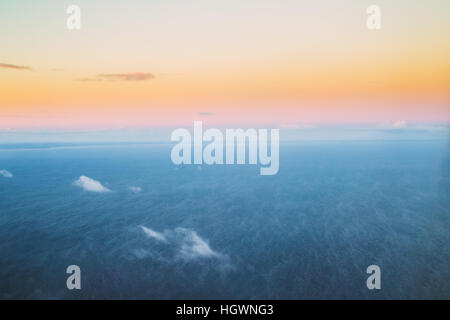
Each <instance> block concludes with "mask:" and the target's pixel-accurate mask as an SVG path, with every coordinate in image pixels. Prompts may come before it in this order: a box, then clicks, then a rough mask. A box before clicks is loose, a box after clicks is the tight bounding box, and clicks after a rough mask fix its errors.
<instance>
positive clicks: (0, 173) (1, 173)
mask: <svg viewBox="0 0 450 320" xmlns="http://www.w3.org/2000/svg"><path fill="white" fill-rule="evenodd" d="M0 175H2V176H4V177H5V178H12V177H13V174H12V173H11V172H9V171H8V170H5V169H2V170H0Z"/></svg>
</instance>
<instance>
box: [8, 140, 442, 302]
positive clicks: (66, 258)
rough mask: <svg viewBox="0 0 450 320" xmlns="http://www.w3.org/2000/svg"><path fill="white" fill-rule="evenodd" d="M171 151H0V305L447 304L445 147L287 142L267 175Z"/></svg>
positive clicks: (145, 147) (134, 147) (136, 147)
mask: <svg viewBox="0 0 450 320" xmlns="http://www.w3.org/2000/svg"><path fill="white" fill-rule="evenodd" d="M171 147H172V146H171V145H169V144H122V145H75V144H70V145H64V144H59V145H52V144H35V145H26V144H25V145H17V146H0V170H7V171H8V172H10V173H11V174H12V175H13V176H12V177H6V176H2V175H0V299H17V298H20V299H80V298H81V299H105V298H113V299H354V298H356V299H393V298H395V299H419V298H420V299H431V298H434V299H450V151H449V146H448V142H447V141H378V142H377V141H343V142H339V141H335V142H301V143H283V144H282V145H281V147H280V170H279V172H278V174H277V175H274V176H261V175H260V174H259V167H258V166H256V165H228V166H227V165H212V166H207V165H202V166H198V165H186V166H176V165H174V164H173V163H172V162H171V160H170V150H171ZM81 176H84V177H86V178H88V180H83V181H84V182H85V184H84V185H83V184H82V183H80V180H79V179H80V177H81ZM94 180H95V181H94ZM76 181H78V183H75V182H76ZM96 182H97V183H99V184H101V185H100V187H101V188H100V190H102V191H103V192H95V191H92V190H91V191H89V186H90V187H91V189H92V188H94V189H95V188H97V189H98V187H99V185H97V184H95V183H96ZM92 183H93V184H92ZM69 265H78V266H79V267H80V269H81V290H68V289H67V287H66V279H67V277H68V276H69V274H67V273H66V268H67V267H68V266H69ZM370 265H378V266H379V267H380V268H381V290H369V289H368V288H367V286H366V279H367V277H368V276H369V275H368V274H367V273H366V269H367V267H368V266H370Z"/></svg>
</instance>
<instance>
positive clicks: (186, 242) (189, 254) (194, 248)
mask: <svg viewBox="0 0 450 320" xmlns="http://www.w3.org/2000/svg"><path fill="white" fill-rule="evenodd" d="M175 232H176V233H178V234H180V235H181V236H182V238H183V239H182V240H183V241H182V244H181V247H180V249H179V252H180V253H181V255H182V256H183V257H185V258H187V259H194V258H198V257H218V256H219V254H218V253H217V252H215V251H214V250H212V249H211V247H210V246H209V244H208V243H207V242H206V241H205V240H203V239H202V238H200V237H199V236H198V234H197V233H196V232H195V231H193V230H189V229H185V228H176V229H175Z"/></svg>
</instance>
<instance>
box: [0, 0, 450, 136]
mask: <svg viewBox="0 0 450 320" xmlns="http://www.w3.org/2000/svg"><path fill="white" fill-rule="evenodd" d="M71 4H76V5H78V6H79V7H80V8H81V29H80V30H69V29H67V27H66V20H67V18H68V17H69V15H68V14H67V13H66V9H67V7H68V6H69V5H71ZM371 4H377V5H378V6H379V7H380V8H381V29H380V30H369V29H368V28H367V27H366V20H367V17H368V15H367V13H366V8H367V7H368V6H369V5H371ZM449 14H450V1H448V0H429V1H421V0H409V1H403V0H398V1H381V0H380V1H376V2H373V3H372V1H370V2H369V1H362V0H358V1H357V0H347V1H323V0H317V1H300V0H283V1H280V0H277V1H275V0H257V1H256V0H246V1H237V0H226V1H225V0H216V1H210V0H209V1H208V0H190V1H186V0H164V1H163V0H154V1H143V0H142V1H139V0H128V1H105V0H89V1H88V0H71V1H61V0H58V1H56V0H41V1H33V0H16V1H1V2H0V131H1V132H3V133H5V132H11V131H13V132H15V131H29V132H33V131H36V130H49V132H50V131H51V132H55V133H57V132H59V131H68V130H69V131H73V130H98V131H101V130H119V129H124V128H126V129H127V130H133V129H135V128H154V129H155V128H156V129H158V130H159V129H161V128H169V127H180V126H192V123H193V121H194V120H202V121H204V122H207V124H208V125H209V126H219V127H236V126H244V127H245V126H253V127H255V126H257V127H280V128H286V129H299V128H300V129H306V128H313V127H314V128H317V127H321V126H361V125H367V126H371V127H373V128H382V129H383V128H385V129H389V130H391V129H394V130H396V129H405V128H415V129H417V128H422V129H423V128H431V127H433V126H436V128H441V129H442V128H443V126H444V128H445V126H447V125H448V123H449V122H450V117H449V110H450V96H449V92H450V59H449V57H450V37H449V36H448V32H449V30H450V17H449ZM433 128H434V127H433ZM433 130H434V129H433ZM438 131H439V129H438ZM5 139H6V138H3V140H5ZM0 140H2V139H1V138H0Z"/></svg>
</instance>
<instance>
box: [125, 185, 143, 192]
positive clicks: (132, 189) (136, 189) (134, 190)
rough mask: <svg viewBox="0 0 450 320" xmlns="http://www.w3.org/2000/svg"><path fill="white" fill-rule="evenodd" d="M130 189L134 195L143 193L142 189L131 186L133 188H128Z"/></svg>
mask: <svg viewBox="0 0 450 320" xmlns="http://www.w3.org/2000/svg"><path fill="white" fill-rule="evenodd" d="M128 189H129V190H130V191H132V192H134V193H139V192H141V191H142V188H141V187H133V186H131V187H128Z"/></svg>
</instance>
